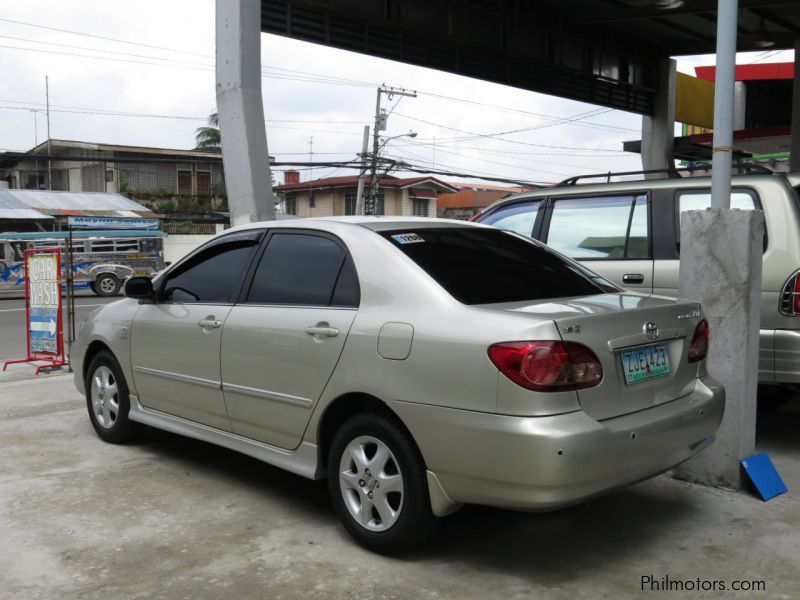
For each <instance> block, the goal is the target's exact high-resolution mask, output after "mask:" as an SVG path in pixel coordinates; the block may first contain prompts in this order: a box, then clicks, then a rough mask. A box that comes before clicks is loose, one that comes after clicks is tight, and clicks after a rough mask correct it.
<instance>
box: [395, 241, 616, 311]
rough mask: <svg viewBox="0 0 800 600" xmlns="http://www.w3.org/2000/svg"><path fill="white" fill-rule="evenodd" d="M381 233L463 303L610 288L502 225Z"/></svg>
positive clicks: (541, 297)
mask: <svg viewBox="0 0 800 600" xmlns="http://www.w3.org/2000/svg"><path fill="white" fill-rule="evenodd" d="M381 235H382V236H383V237H385V238H386V239H387V240H389V242H391V243H392V244H393V245H394V246H395V247H396V248H397V249H398V250H400V251H401V252H403V253H404V254H405V255H406V256H408V257H409V258H410V259H411V260H413V261H414V262H415V263H417V265H419V266H420V267H421V268H422V269H423V270H424V271H425V272H426V273H427V274H428V275H429V276H431V277H432V278H433V279H434V280H435V281H436V282H437V283H438V284H439V285H441V286H442V287H443V288H444V289H445V290H447V292H449V293H450V295H451V296H453V297H454V298H455V299H456V300H458V301H459V302H462V303H464V304H494V303H498V302H521V301H526V300H546V299H549V298H568V297H573V296H588V295H592V294H602V293H605V292H607V291H611V290H610V289H608V288H607V287H604V286H603V285H602V284H601V283H599V282H596V281H593V279H592V278H591V277H590V276H591V275H592V274H591V272H590V271H588V270H585V269H583V268H582V267H581V266H579V265H578V264H577V263H573V262H571V261H567V260H565V259H564V258H562V257H561V256H559V255H558V254H556V253H554V252H552V251H551V250H549V249H548V248H547V247H545V246H543V245H542V244H539V243H537V242H534V241H532V240H530V239H528V238H523V237H522V236H519V235H517V234H514V233H511V232H507V231H501V230H499V229H479V228H472V227H442V228H430V229H429V228H419V229H403V230H395V231H384V232H381Z"/></svg>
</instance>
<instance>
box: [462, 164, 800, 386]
mask: <svg viewBox="0 0 800 600" xmlns="http://www.w3.org/2000/svg"><path fill="white" fill-rule="evenodd" d="M611 176H613V174H611ZM590 177H595V178H596V177H597V176H590ZM583 179H584V178H582V177H575V178H571V179H567V180H566V181H564V182H562V183H560V184H558V185H556V186H554V187H551V188H543V189H539V190H535V191H530V192H522V193H519V194H513V195H511V196H508V197H506V198H503V199H502V200H499V201H497V202H495V203H494V204H492V205H491V206H489V207H487V208H486V209H484V210H483V211H482V212H481V213H479V214H478V215H476V217H474V218H473V220H474V221H477V222H480V223H485V224H490V225H494V226H496V227H500V228H504V229H511V230H513V231H516V232H518V233H522V234H525V235H530V236H532V237H534V238H535V239H537V240H540V241H542V242H545V243H546V244H548V245H549V246H551V247H552V248H554V249H555V250H558V251H559V252H561V253H563V254H566V255H567V256H570V257H572V258H574V259H577V260H579V261H581V262H582V263H584V264H585V265H586V266H587V267H589V268H590V269H591V270H593V271H595V272H597V273H598V274H600V275H602V276H604V277H605V278H607V279H608V280H610V281H612V282H614V283H616V284H617V285H620V286H622V287H625V288H628V289H630V290H633V291H638V292H645V293H653V294H660V295H665V296H676V295H677V293H678V266H679V258H680V249H681V240H680V216H681V213H682V212H684V211H686V210H693V209H701V208H704V207H707V206H709V205H710V203H711V177H681V176H679V175H678V174H677V173H674V174H673V176H671V177H670V178H668V179H644V180H637V181H618V182H604V183H587V184H581V183H580V182H581V181H583ZM609 179H610V177H609ZM798 188H800V174H797V173H795V174H789V175H787V174H783V173H781V174H777V173H776V174H769V173H756V174H744V175H737V176H734V178H733V185H732V193H731V207H732V208H740V209H745V210H746V209H753V208H758V209H761V210H763V211H764V217H765V219H766V235H765V237H764V271H763V282H762V296H761V299H762V302H761V340H760V357H759V381H760V383H762V384H768V385H780V386H792V387H794V386H797V385H798V384H800V319H798V317H800V277H798V274H800V271H799V270H798V269H800V202H799V200H798V194H797V191H798ZM775 391H783V390H782V389H780V390H779V389H777V388H775ZM792 391H796V390H792Z"/></svg>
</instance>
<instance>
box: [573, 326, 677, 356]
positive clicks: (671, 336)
mask: <svg viewBox="0 0 800 600" xmlns="http://www.w3.org/2000/svg"><path fill="white" fill-rule="evenodd" d="M685 337H686V330H684V329H664V330H662V331H661V334H660V335H659V336H658V337H657V338H656V339H654V340H651V339H648V338H647V337H646V336H645V335H644V334H643V333H636V334H634V335H628V336H625V337H621V338H617V339H614V340H609V341H608V349H609V351H611V352H617V351H618V350H624V349H626V348H633V347H634V346H656V345H658V344H664V343H666V342H671V341H672V340H676V339H678V338H685ZM575 340H577V341H580V340H578V338H575Z"/></svg>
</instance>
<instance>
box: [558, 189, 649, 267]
mask: <svg viewBox="0 0 800 600" xmlns="http://www.w3.org/2000/svg"><path fill="white" fill-rule="evenodd" d="M647 203H648V199H647V196H645V195H637V196H605V197H598V198H563V199H557V200H555V202H554V203H553V213H552V216H551V217H550V228H549V231H548V234H547V245H548V246H550V247H551V248H554V249H555V250H558V251H559V252H561V253H562V254H566V255H567V256H569V257H571V258H583V259H586V258H589V259H591V258H595V259H605V260H614V259H625V258H629V259H634V258H635V259H641V258H649V257H650V227H649V224H648V218H647Z"/></svg>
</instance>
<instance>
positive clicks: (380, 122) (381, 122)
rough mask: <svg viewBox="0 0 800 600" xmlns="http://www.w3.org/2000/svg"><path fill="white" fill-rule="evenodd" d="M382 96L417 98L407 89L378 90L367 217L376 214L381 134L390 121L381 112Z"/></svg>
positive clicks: (366, 204) (365, 205)
mask: <svg viewBox="0 0 800 600" xmlns="http://www.w3.org/2000/svg"><path fill="white" fill-rule="evenodd" d="M381 94H386V96H387V97H388V98H389V100H391V99H392V98H393V97H394V96H408V97H409V98H416V97H417V93H416V92H415V91H413V90H407V89H405V88H396V87H391V86H388V85H382V86H381V87H379V88H378V95H377V98H376V99H375V128H374V130H373V132H372V166H371V171H372V181H371V183H370V186H369V196H368V197H367V201H366V202H365V203H364V214H367V215H372V214H375V209H376V204H377V195H378V183H379V181H380V177H379V176H378V158H379V156H378V155H379V153H380V132H381V131H386V123H387V121H388V119H389V115H388V114H386V113H385V112H383V111H382V110H381Z"/></svg>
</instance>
